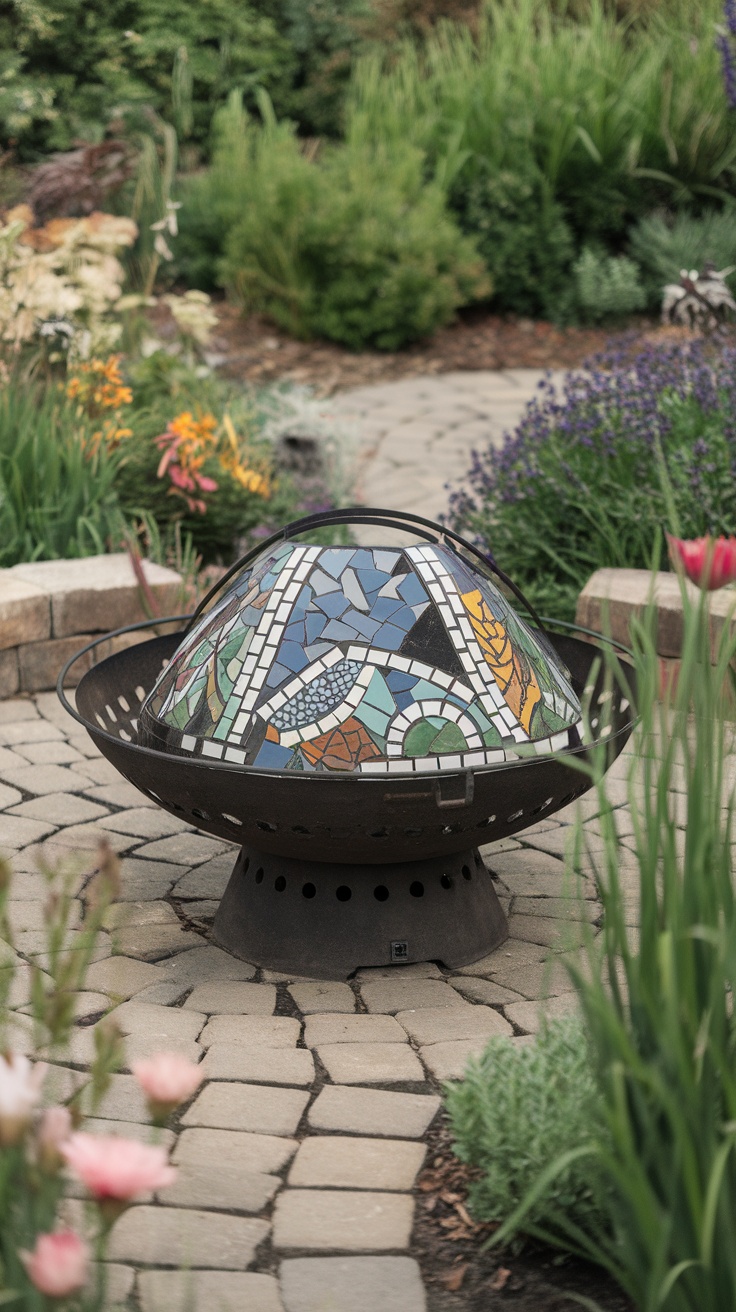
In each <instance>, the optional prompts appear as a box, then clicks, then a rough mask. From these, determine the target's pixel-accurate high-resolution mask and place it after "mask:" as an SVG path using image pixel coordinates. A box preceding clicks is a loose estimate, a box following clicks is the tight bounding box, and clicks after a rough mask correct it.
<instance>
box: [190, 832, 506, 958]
mask: <svg viewBox="0 0 736 1312" xmlns="http://www.w3.org/2000/svg"><path fill="white" fill-rule="evenodd" d="M214 937H215V941H216V942H217V943H218V944H219V945H220V947H223V948H225V949H226V950H227V951H228V952H231V953H232V954H233V956H236V957H240V958H241V960H243V961H252V962H257V963H258V965H260V966H266V967H268V968H270V969H271V970H280V971H284V972H289V973H293V974H295V975H307V976H311V977H314V978H317V979H345V978H347V976H349V975H351V974H352V973H353V972H354V971H355V970H358V969H359V968H360V967H361V966H392V965H394V966H398V965H402V964H406V963H408V962H412V961H437V962H439V963H441V964H442V965H443V966H446V967H447V968H448V969H457V967H459V966H467V965H470V963H471V962H473V961H478V960H479V959H480V958H481V957H485V956H487V955H488V953H489V952H492V951H493V949H494V948H497V947H499V945H500V944H501V943H503V942H504V941H505V939H506V938H507V937H508V925H507V922H506V916H505V915H504V912H503V908H502V907H501V904H500V902H499V900H498V896H497V894H496V890H495V889H494V887H493V881H492V878H491V875H490V874H489V872H488V870H487V869H486V867H485V865H484V864H483V860H482V857H481V855H480V853H479V852H478V851H477V850H473V849H472V848H471V849H468V851H466V852H460V853H456V854H455V855H453V856H444V857H434V858H430V859H429V860H423V861H407V862H397V863H395V864H388V865H350V864H332V863H330V864H327V863H322V864H320V863H317V862H311V861H295V860H293V859H289V858H285V857H280V856H272V855H270V854H268V853H265V852H259V851H256V850H255V849H254V848H251V847H244V848H243V849H242V850H241V853H240V856H239V857H238V860H237V862H236V865H235V869H234V870H233V873H232V875H231V877H230V882H229V884H228V886H227V888H226V890H225V895H224V897H223V899H222V902H221V903H220V906H219V909H218V912H217V915H216V917H215V925H214Z"/></svg>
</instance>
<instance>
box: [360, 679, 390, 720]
mask: <svg viewBox="0 0 736 1312" xmlns="http://www.w3.org/2000/svg"><path fill="white" fill-rule="evenodd" d="M363 701H364V702H367V703H368V705H369V706H377V707H378V709H379V710H380V711H386V713H387V714H388V715H393V714H394V712H395V710H396V706H395V703H394V699H393V697H392V696H391V693H390V692H389V690H388V688H387V687H386V680H385V679H384V677H383V675H382V674H381V672H380V670H376V672H375V674H374V675H373V678H372V679H371V681H370V683H369V684H368V687H367V688H366V690H365V694H364V697H363Z"/></svg>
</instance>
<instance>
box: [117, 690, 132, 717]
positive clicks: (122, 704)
mask: <svg viewBox="0 0 736 1312" xmlns="http://www.w3.org/2000/svg"><path fill="white" fill-rule="evenodd" d="M118 706H119V707H120V708H121V709H122V710H123V711H127V712H128V713H130V705H129V703H128V702H126V700H125V698H124V697H123V695H122V693H121V694H120V696H119V697H118Z"/></svg>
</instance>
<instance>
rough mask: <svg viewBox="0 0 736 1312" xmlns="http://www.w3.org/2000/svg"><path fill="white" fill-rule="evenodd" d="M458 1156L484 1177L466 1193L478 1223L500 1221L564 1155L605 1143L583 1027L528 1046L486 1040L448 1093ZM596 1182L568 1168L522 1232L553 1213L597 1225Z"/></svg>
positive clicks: (583, 1169)
mask: <svg viewBox="0 0 736 1312" xmlns="http://www.w3.org/2000/svg"><path fill="white" fill-rule="evenodd" d="M446 1105H447V1111H448V1113H449V1117H450V1127H451V1131H452V1134H453V1137H454V1140H455V1152H456V1154H457V1156H458V1157H459V1158H460V1159H461V1160H462V1161H464V1162H467V1163H468V1164H469V1165H470V1166H474V1167H478V1168H480V1169H481V1170H482V1172H483V1175H482V1176H481V1177H480V1178H479V1179H474V1180H473V1181H472V1183H471V1185H470V1192H469V1202H470V1208H471V1211H472V1213H473V1215H474V1217H475V1218H476V1219H477V1220H480V1221H502V1220H505V1219H506V1218H507V1217H509V1216H510V1215H511V1214H512V1213H513V1212H514V1211H515V1209H516V1208H517V1207H518V1205H519V1203H520V1202H521V1200H522V1198H523V1197H524V1196H525V1195H526V1193H527V1192H528V1190H529V1189H530V1187H531V1186H532V1185H533V1184H535V1183H536V1181H537V1180H538V1178H539V1176H540V1175H541V1174H542V1172H543V1171H544V1170H545V1169H547V1168H548V1167H549V1166H550V1164H551V1163H553V1162H555V1161H556V1160H557V1159H558V1158H559V1157H561V1156H562V1154H564V1153H568V1152H570V1150H571V1149H576V1148H580V1147H581V1146H583V1145H585V1144H589V1143H594V1142H595V1141H596V1140H597V1139H600V1138H601V1137H602V1135H603V1115H602V1103H601V1098H600V1094H599V1092H598V1090H597V1088H596V1084H595V1079H594V1076H593V1071H592V1067H591V1062H590V1056H589V1053H588V1045H587V1042H586V1039H585V1034H584V1032H583V1029H582V1026H581V1025H580V1023H579V1022H577V1021H568V1022H556V1023H549V1024H548V1025H547V1026H545V1028H544V1029H542V1031H541V1033H540V1034H539V1036H538V1037H537V1039H536V1040H535V1042H534V1043H531V1044H529V1045H528V1046H526V1047H516V1046H515V1045H514V1044H513V1043H510V1042H509V1041H508V1039H492V1040H491V1042H490V1043H489V1045H488V1047H487V1048H486V1050H485V1052H484V1053H483V1055H482V1057H479V1058H477V1059H476V1060H472V1061H471V1062H470V1064H469V1066H468V1070H467V1072H466V1076H465V1079H464V1080H463V1081H462V1083H458V1084H450V1085H448V1086H446ZM598 1194H599V1178H598V1173H597V1172H596V1171H595V1170H591V1169H590V1164H589V1162H588V1161H587V1160H586V1161H584V1162H579V1161H576V1162H574V1163H573V1164H572V1165H571V1167H570V1169H569V1170H567V1171H561V1172H560V1174H559V1175H557V1176H556V1177H555V1179H554V1182H553V1183H552V1184H551V1185H550V1187H549V1189H547V1190H545V1191H543V1192H542V1193H541V1194H540V1196H539V1197H538V1198H537V1199H536V1200H535V1203H534V1206H533V1207H532V1208H531V1210H530V1211H529V1213H528V1214H527V1215H526V1218H525V1224H527V1225H535V1224H537V1225H543V1224H544V1221H545V1219H546V1218H547V1217H548V1216H549V1214H550V1212H553V1213H554V1212H556V1211H558V1210H560V1211H562V1212H564V1214H565V1216H567V1217H569V1218H570V1219H571V1220H573V1221H577V1222H581V1223H584V1224H589V1225H595V1223H596V1221H598V1223H600V1217H601V1210H600V1209H601V1200H600V1198H599V1196H598Z"/></svg>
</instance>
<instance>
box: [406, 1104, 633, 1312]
mask: <svg viewBox="0 0 736 1312" xmlns="http://www.w3.org/2000/svg"><path fill="white" fill-rule="evenodd" d="M477 1174H478V1172H477V1171H474V1169H473V1168H471V1167H468V1166H466V1165H464V1163H462V1162H460V1161H459V1160H458V1159H457V1157H455V1155H454V1153H453V1151H452V1140H451V1137H450V1134H449V1132H448V1130H447V1128H446V1127H445V1126H441V1127H440V1128H438V1129H434V1130H432V1131H430V1135H429V1152H428V1155H427V1166H426V1168H425V1170H424V1171H423V1172H422V1174H421V1175H420V1177H419V1179H418V1181H417V1185H416V1190H415V1193H416V1197H417V1217H416V1222H415V1227H414V1244H413V1249H414V1256H415V1257H416V1258H417V1260H418V1261H419V1263H420V1266H421V1269H422V1275H423V1277H424V1281H425V1284H426V1287H427V1309H428V1312H574V1309H575V1308H579V1307H580V1304H579V1303H577V1302H575V1301H573V1299H572V1298H571V1297H570V1295H571V1294H573V1293H574V1294H578V1295H583V1296H585V1297H587V1298H588V1299H590V1300H592V1301H593V1302H594V1303H596V1304H597V1305H598V1306H599V1308H600V1309H601V1312H633V1309H632V1307H631V1303H630V1302H629V1300H628V1298H627V1297H626V1296H625V1295H624V1294H622V1292H621V1290H620V1289H619V1288H618V1286H617V1285H616V1284H615V1283H614V1282H613V1281H612V1280H611V1279H610V1278H609V1277H608V1276H607V1275H606V1274H605V1273H604V1272H603V1271H601V1270H600V1269H599V1268H597V1267H593V1266H590V1265H589V1264H588V1263H586V1262H581V1261H578V1260H577V1259H575V1258H571V1257H568V1256H566V1255H565V1254H562V1253H559V1252H557V1251H555V1250H552V1249H548V1248H542V1247H539V1246H536V1245H532V1244H526V1245H525V1246H524V1247H523V1248H522V1249H521V1251H518V1252H516V1251H514V1252H511V1251H509V1250H508V1249H506V1250H497V1249H495V1248H490V1249H487V1248H484V1244H485V1242H486V1241H487V1240H488V1239H490V1238H491V1237H492V1235H493V1233H494V1230H495V1229H497V1227H496V1226H494V1225H489V1224H485V1223H478V1222H477V1221H475V1220H474V1218H473V1217H472V1215H471V1213H470V1210H469V1207H468V1186H469V1184H470V1182H471V1180H472V1179H473V1176H474V1175H477Z"/></svg>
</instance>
